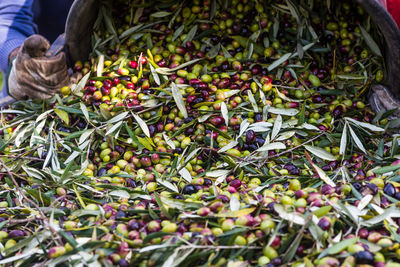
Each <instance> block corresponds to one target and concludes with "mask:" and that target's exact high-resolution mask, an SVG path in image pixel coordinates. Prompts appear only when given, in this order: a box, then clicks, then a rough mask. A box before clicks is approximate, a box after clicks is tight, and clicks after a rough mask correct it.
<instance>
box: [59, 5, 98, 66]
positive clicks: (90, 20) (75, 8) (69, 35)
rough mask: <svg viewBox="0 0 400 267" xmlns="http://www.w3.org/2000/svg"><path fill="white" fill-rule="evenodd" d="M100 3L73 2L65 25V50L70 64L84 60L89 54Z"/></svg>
mask: <svg viewBox="0 0 400 267" xmlns="http://www.w3.org/2000/svg"><path fill="white" fill-rule="evenodd" d="M100 2H101V1H99V0H75V1H74V3H73V4H72V7H71V9H70V11H69V14H68V17H67V22H66V25H65V34H66V49H67V52H68V55H69V60H70V61H71V62H70V63H72V64H73V63H75V62H76V61H78V60H86V59H87V58H88V56H89V53H90V52H91V37H92V34H93V26H94V23H95V21H96V19H97V16H98V11H99V5H100Z"/></svg>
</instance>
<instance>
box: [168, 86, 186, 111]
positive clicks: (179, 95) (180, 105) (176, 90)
mask: <svg viewBox="0 0 400 267" xmlns="http://www.w3.org/2000/svg"><path fill="white" fill-rule="evenodd" d="M171 91H172V96H173V98H174V100H175V103H176V105H177V107H178V109H179V110H180V112H182V114H183V117H185V118H187V117H188V114H187V110H186V107H185V102H184V101H183V97H182V93H181V91H180V90H179V88H178V87H177V86H176V84H175V83H172V84H171Z"/></svg>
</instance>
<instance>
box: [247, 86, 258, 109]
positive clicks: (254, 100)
mask: <svg viewBox="0 0 400 267" xmlns="http://www.w3.org/2000/svg"><path fill="white" fill-rule="evenodd" d="M247 92H248V93H247V94H248V96H249V101H250V103H251V105H252V107H253V109H254V112H258V105H257V102H256V99H255V98H254V95H253V93H252V92H251V90H248V91H247Z"/></svg>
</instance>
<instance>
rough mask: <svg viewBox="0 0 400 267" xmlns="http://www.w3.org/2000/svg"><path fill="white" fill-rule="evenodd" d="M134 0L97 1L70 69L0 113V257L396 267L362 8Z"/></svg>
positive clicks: (376, 47)
mask: <svg viewBox="0 0 400 267" xmlns="http://www.w3.org/2000/svg"><path fill="white" fill-rule="evenodd" d="M147 2H148V3H147V5H146V4H142V1H113V3H112V6H102V7H101V9H100V12H99V17H98V19H97V21H96V23H95V30H94V33H93V38H92V40H93V42H92V43H93V47H92V51H93V52H92V54H91V56H90V61H88V62H86V63H81V62H77V63H76V64H75V67H74V71H75V73H76V74H82V76H83V77H82V79H81V80H80V82H79V83H77V84H75V85H72V86H71V87H64V88H62V89H61V94H60V95H56V96H54V97H52V98H51V99H48V100H46V101H43V102H37V101H33V102H32V101H20V102H17V103H15V104H13V105H12V106H10V107H9V108H7V109H3V110H2V111H1V123H2V126H1V139H0V145H1V147H0V149H1V158H0V166H1V169H0V175H1V191H0V198H1V199H0V207H1V208H0V225H1V227H0V229H1V231H0V241H1V246H0V252H1V260H0V264H5V265H6V266H7V265H10V266H11V265H19V266H33V265H35V264H37V265H35V266H43V265H46V266H56V265H59V266H69V265H73V266H75V265H77V266H86V265H88V266H247V265H249V266H257V265H261V266H281V265H285V264H286V265H291V266H307V267H308V266H355V265H356V264H367V265H368V266H379V267H380V266H392V267H393V266H399V264H398V262H400V230H399V226H398V225H399V224H400V219H399V218H400V208H399V201H400V183H399V181H400V161H399V160H398V159H399V158H400V153H399V152H400V151H399V146H398V144H399V142H398V135H396V134H395V133H396V131H398V128H397V127H399V125H400V120H398V119H390V118H391V114H393V111H388V112H380V113H378V114H375V113H374V112H373V111H372V110H371V109H370V107H369V106H368V105H367V104H366V103H367V101H366V97H367V94H368V91H369V88H370V85H371V84H374V83H379V82H381V81H382V79H383V71H382V70H383V69H384V67H383V64H384V62H383V59H382V53H381V50H380V47H382V43H381V40H382V38H381V36H380V33H379V32H378V31H377V29H376V27H375V26H374V25H373V24H372V23H371V21H370V19H369V17H368V16H367V15H366V14H365V13H364V12H363V10H362V9H361V8H360V7H358V6H355V5H352V4H348V3H345V1H338V3H336V2H335V4H334V5H331V4H329V3H331V2H330V1H302V2H301V3H296V2H292V1H291V0H288V1H258V2H257V1H250V0H249V1H247V0H240V1H239V0H232V1H230V2H228V1H212V0H211V1H210V0H208V1H207V0H206V1H199V0H194V1H186V2H180V1H174V2H170V1H163V2H157V3H155V2H152V1H147ZM374 40H375V41H374ZM364 266H366V265H364Z"/></svg>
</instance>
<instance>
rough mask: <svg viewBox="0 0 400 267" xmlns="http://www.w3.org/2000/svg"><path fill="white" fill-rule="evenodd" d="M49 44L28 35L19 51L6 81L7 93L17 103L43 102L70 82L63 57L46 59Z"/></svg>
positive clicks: (59, 55)
mask: <svg viewBox="0 0 400 267" xmlns="http://www.w3.org/2000/svg"><path fill="white" fill-rule="evenodd" d="M49 48H50V43H49V42H48V41H47V40H46V39H45V38H44V37H43V36H41V35H32V36H30V37H29V38H27V39H26V40H25V42H24V43H23V45H22V47H21V49H20V50H19V52H18V54H17V57H16V59H15V60H14V61H13V63H12V64H13V65H12V68H11V71H10V74H9V77H8V92H9V94H10V95H11V96H12V97H14V98H16V99H18V100H21V99H28V98H30V99H46V98H50V97H52V96H53V95H54V94H55V93H56V92H57V91H58V90H59V89H60V88H61V87H63V86H67V85H68V84H69V82H70V80H69V76H68V68H67V64H66V59H65V54H64V53H63V52H61V53H59V54H57V55H56V56H46V52H47V50H49Z"/></svg>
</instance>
